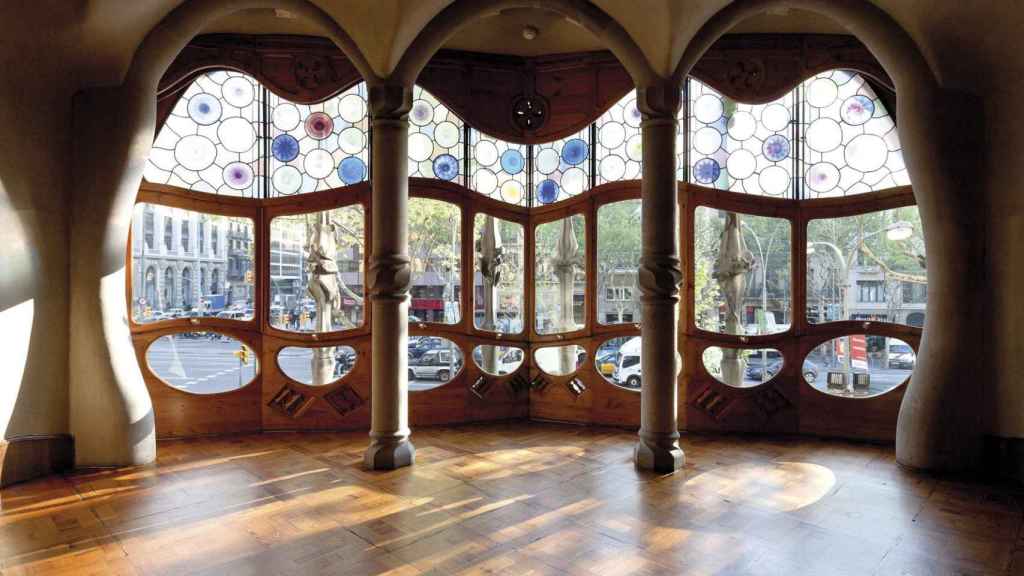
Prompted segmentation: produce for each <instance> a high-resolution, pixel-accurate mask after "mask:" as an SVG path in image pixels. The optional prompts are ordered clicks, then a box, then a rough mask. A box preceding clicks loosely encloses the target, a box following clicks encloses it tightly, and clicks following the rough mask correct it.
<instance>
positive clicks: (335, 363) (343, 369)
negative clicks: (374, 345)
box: [277, 346, 356, 386]
mask: <svg viewBox="0 0 1024 576" xmlns="http://www.w3.org/2000/svg"><path fill="white" fill-rule="evenodd" d="M277 365H278V366H280V367H281V371H282V372H284V374H285V376H288V377H289V378H291V379H292V380H295V381H296V382H301V383H303V384H309V385H310V386H323V385H325V384H330V383H332V382H336V381H337V380H338V379H339V378H341V377H342V376H344V375H345V374H348V373H349V372H351V371H352V368H354V367H355V365H356V351H355V349H354V348H352V347H351V346H323V347H318V348H305V347H299V346H288V347H287V348H282V349H281V351H280V352H278V353H277Z"/></svg>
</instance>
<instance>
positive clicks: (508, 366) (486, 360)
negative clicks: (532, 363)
mask: <svg viewBox="0 0 1024 576" xmlns="http://www.w3.org/2000/svg"><path fill="white" fill-rule="evenodd" d="M524 357H525V353H524V352H523V349H522V348H515V347H513V346H493V345H490V344H485V345H483V346H477V347H476V348H474V349H473V362H475V363H476V365H477V368H480V369H481V370H483V371H484V372H486V373H488V374H490V375H492V376H504V375H505V374H511V373H513V372H515V371H516V370H518V369H519V366H521V365H522V364H523V359H524Z"/></svg>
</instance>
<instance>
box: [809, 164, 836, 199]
mask: <svg viewBox="0 0 1024 576" xmlns="http://www.w3.org/2000/svg"><path fill="white" fill-rule="evenodd" d="M806 181H807V187H808V188H810V189H811V190H814V191H815V192H820V193H824V192H829V191H831V190H832V189H833V188H835V187H836V186H838V185H839V168H836V167H835V165H834V164H829V163H828V162H819V163H817V164H815V165H814V166H811V167H810V168H808V169H807V176H806Z"/></svg>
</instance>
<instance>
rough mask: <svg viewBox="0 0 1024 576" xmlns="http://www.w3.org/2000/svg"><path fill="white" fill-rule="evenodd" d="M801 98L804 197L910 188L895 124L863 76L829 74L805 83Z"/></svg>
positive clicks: (832, 72) (836, 72) (801, 90)
mask: <svg viewBox="0 0 1024 576" xmlns="http://www.w3.org/2000/svg"><path fill="white" fill-rule="evenodd" d="M800 93H801V96H802V98H801V102H800V115H801V116H800V118H801V124H802V125H801V129H802V133H803V138H804V146H803V156H802V166H801V171H802V174H803V177H804V186H805V188H804V196H805V197H807V198H820V197H827V196H843V195H850V194H860V193H863V192H870V191H872V190H881V189H884V188H890V187H893V186H902V185H906V184H910V177H909V176H908V174H907V170H906V167H905V165H904V164H903V153H902V151H901V146H900V138H899V135H898V134H897V132H896V123H895V122H894V121H893V119H892V117H891V116H890V115H889V112H888V111H887V110H886V109H885V105H884V104H882V101H881V100H879V99H878V96H877V95H876V94H875V91H874V90H872V88H871V86H869V85H868V84H867V82H866V81H865V80H864V78H863V77H862V76H860V75H858V74H855V73H852V72H846V71H843V70H833V71H831V72H825V73H823V74H818V75H817V76H815V77H813V78H811V79H809V80H807V81H805V82H804V83H803V84H802V85H801V87H800Z"/></svg>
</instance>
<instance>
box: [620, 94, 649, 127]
mask: <svg viewBox="0 0 1024 576" xmlns="http://www.w3.org/2000/svg"><path fill="white" fill-rule="evenodd" d="M622 119H623V120H625V121H626V124H629V125H630V126H632V127H633V128H639V127H640V122H641V121H643V119H644V118H643V115H641V114H640V109H639V108H637V107H636V100H630V101H629V102H627V103H626V109H625V110H623V112H622Z"/></svg>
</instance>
